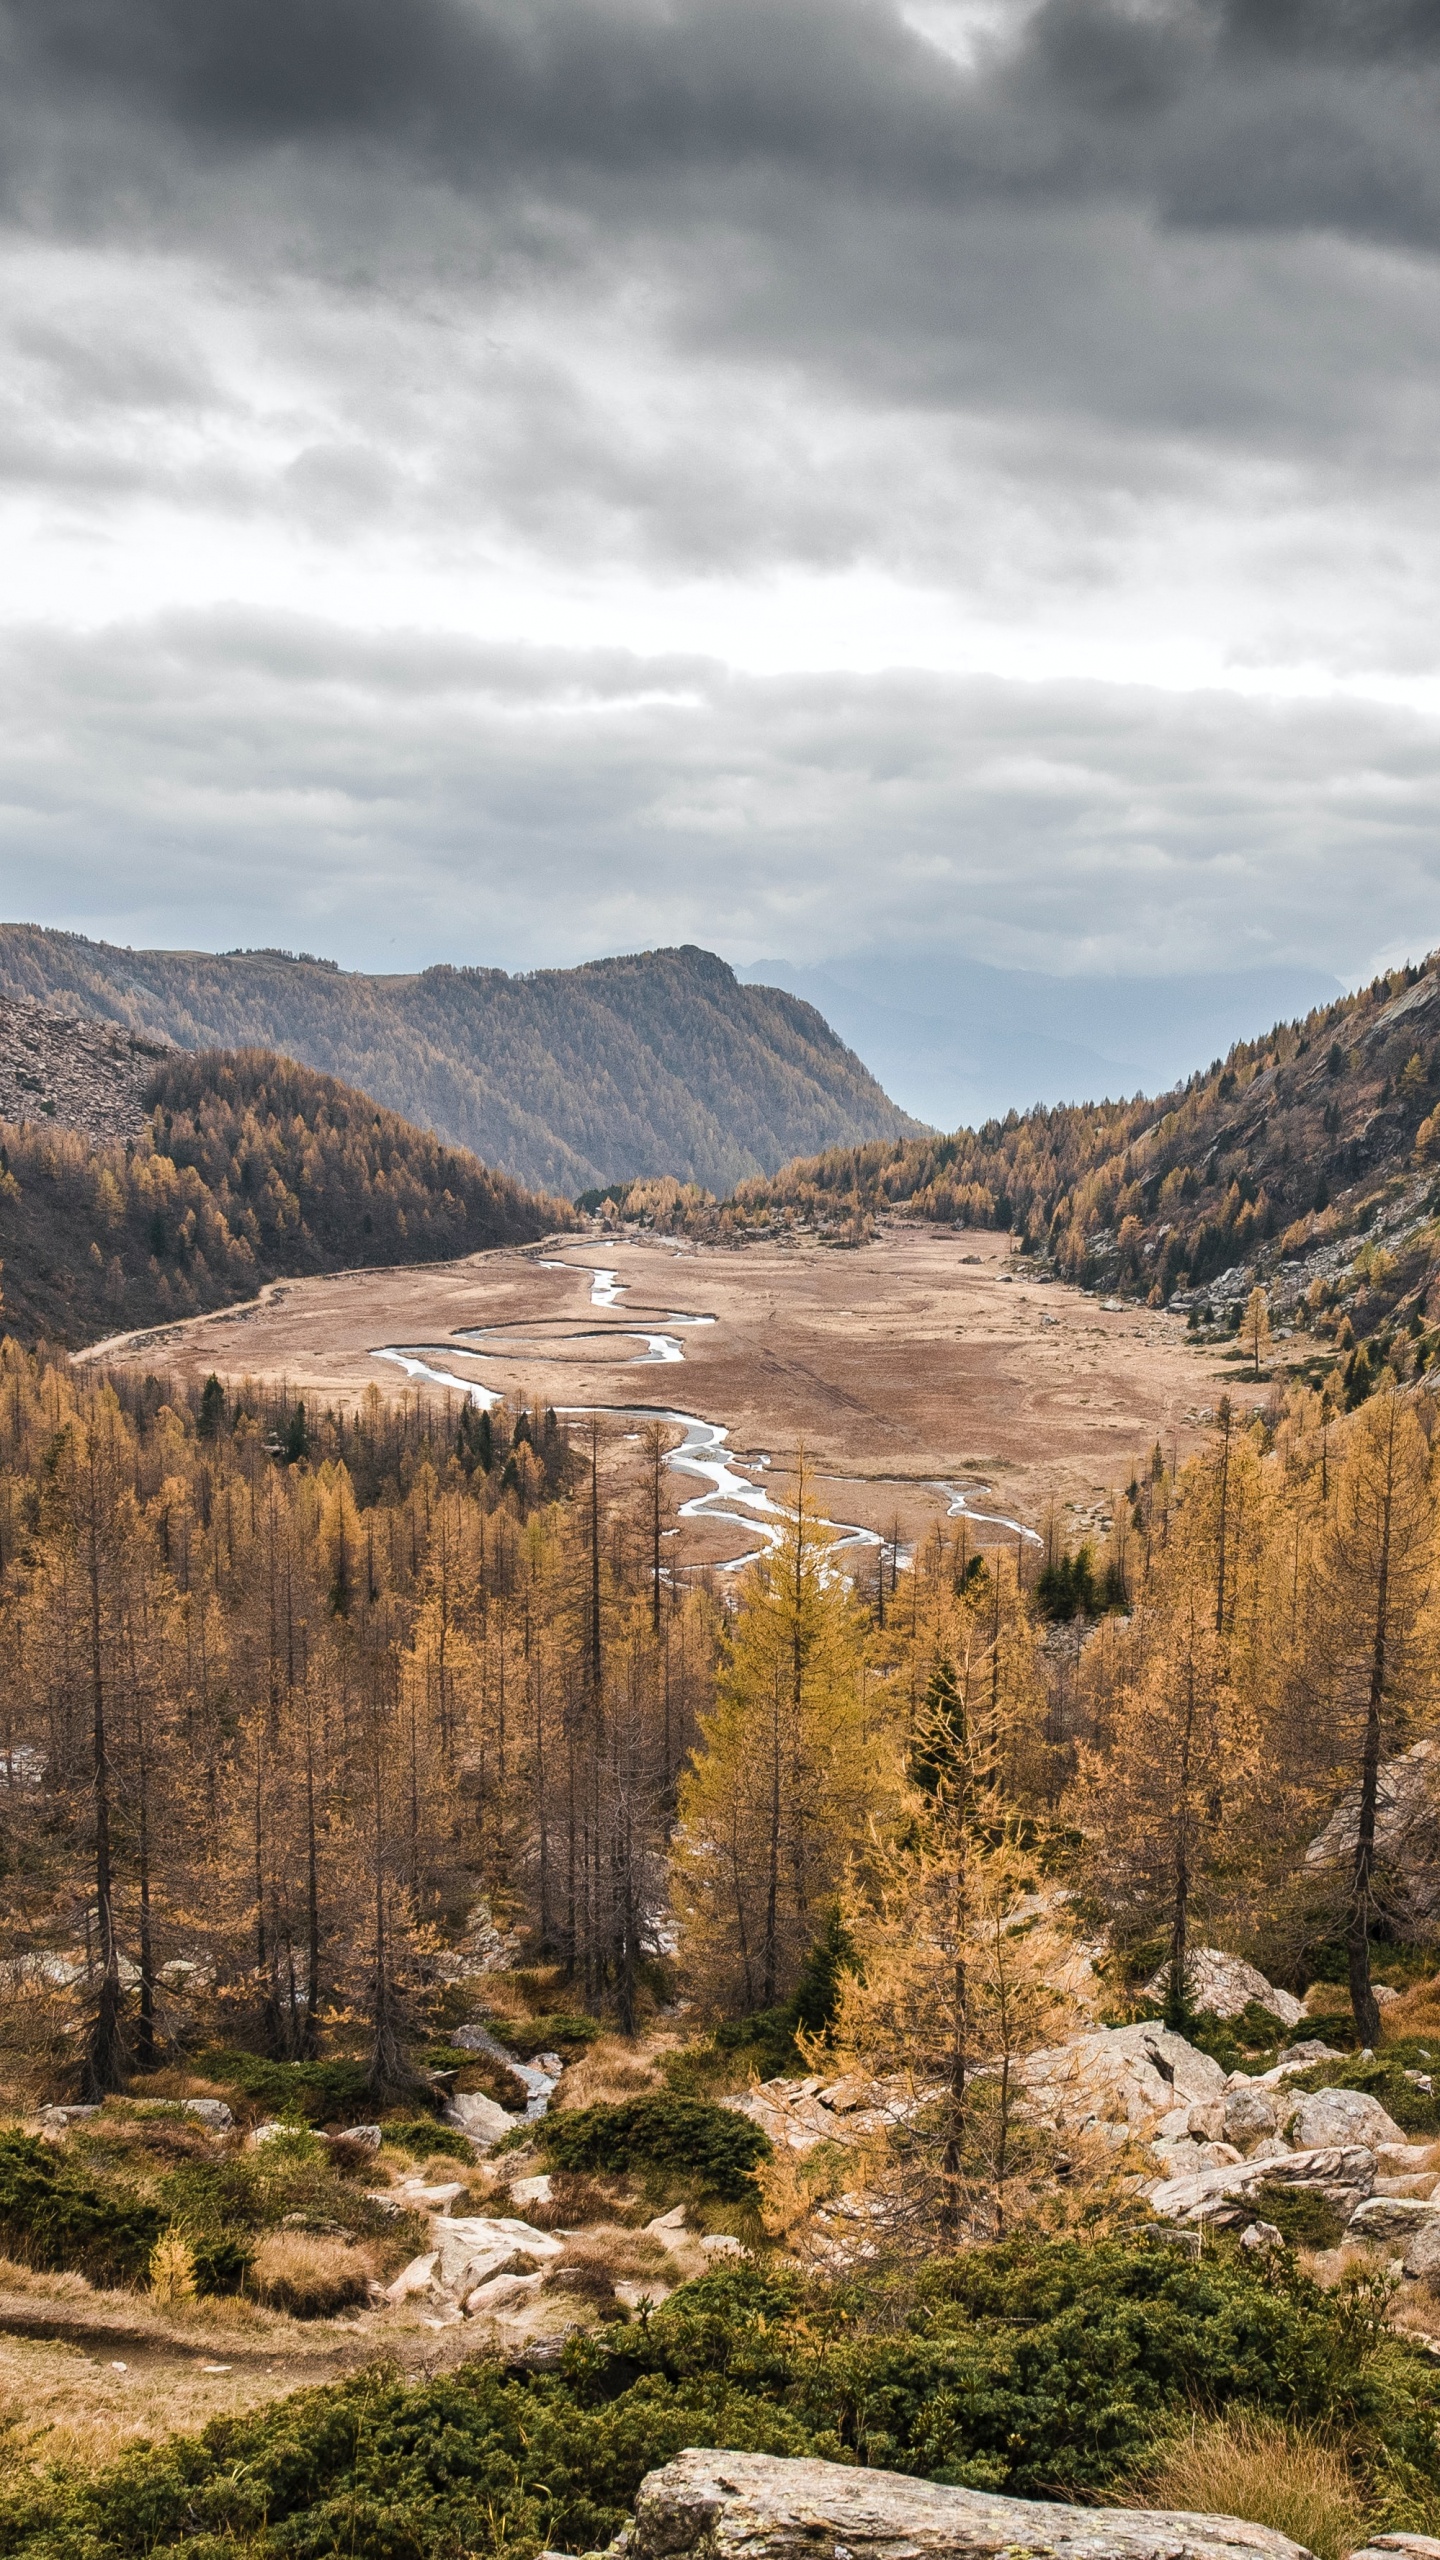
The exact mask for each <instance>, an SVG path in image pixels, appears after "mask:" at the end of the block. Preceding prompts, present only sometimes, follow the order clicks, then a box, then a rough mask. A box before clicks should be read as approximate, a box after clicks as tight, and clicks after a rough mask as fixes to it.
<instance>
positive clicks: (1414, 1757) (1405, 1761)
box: [1305, 1735, 1440, 1920]
mask: <svg viewBox="0 0 1440 2560" xmlns="http://www.w3.org/2000/svg"><path fill="white" fill-rule="evenodd" d="M1359 1805H1360V1791H1359V1788H1358V1787H1351V1788H1349V1789H1348V1790H1347V1792H1346V1793H1345V1794H1344V1795H1343V1796H1342V1797H1341V1799H1340V1802H1339V1803H1338V1805H1337V1806H1336V1808H1335V1811H1334V1812H1333V1813H1332V1815H1331V1816H1330V1819H1329V1821H1328V1822H1327V1823H1326V1825H1325V1828H1324V1830H1323V1831H1322V1832H1320V1833H1319V1835H1318V1837H1317V1838H1315V1839H1314V1840H1312V1841H1311V1843H1310V1846H1309V1848H1308V1849H1307V1850H1306V1852H1305V1864H1306V1866H1307V1867H1308V1868H1310V1869H1311V1871H1312V1872H1315V1871H1319V1872H1320V1873H1322V1874H1323V1873H1324V1871H1325V1869H1326V1868H1333V1869H1337V1870H1343V1869H1344V1868H1345V1867H1346V1866H1347V1865H1348V1863H1349V1861H1350V1859H1351V1858H1352V1857H1353V1856H1354V1853H1355V1825H1356V1821H1357V1819H1358V1815H1359ZM1375 1854H1376V1857H1377V1859H1378V1860H1379V1862H1380V1866H1381V1868H1382V1870H1384V1871H1385V1872H1386V1873H1387V1874H1388V1876H1389V1877H1390V1878H1391V1879H1392V1880H1393V1882H1394V1884H1395V1886H1396V1888H1397V1890H1398V1895H1399V1898H1400V1899H1401V1900H1402V1902H1403V1904H1404V1909H1403V1911H1402V1912H1401V1913H1400V1914H1399V1915H1398V1916H1399V1917H1402V1918H1410V1919H1415V1920H1423V1919H1425V1918H1427V1917H1428V1916H1429V1915H1430V1914H1431V1913H1432V1912H1433V1911H1434V1910H1435V1908H1436V1905H1437V1902H1440V1740H1437V1739H1436V1738H1435V1737H1434V1736H1433V1735H1432V1736H1429V1737H1427V1739H1426V1740H1424V1741H1423V1742H1412V1744H1411V1746H1410V1748H1409V1750H1408V1751H1402V1752H1401V1753H1400V1754H1399V1756H1398V1758H1396V1759H1394V1760H1386V1761H1383V1762H1382V1763H1381V1767H1380V1774H1379V1793H1378V1798H1377V1802H1376V1807H1375Z"/></svg>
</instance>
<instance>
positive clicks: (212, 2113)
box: [181, 2098, 235, 2133]
mask: <svg viewBox="0 0 1440 2560" xmlns="http://www.w3.org/2000/svg"><path fill="white" fill-rule="evenodd" d="M181 2103H182V2105H183V2107H184V2109H185V2113H186V2114H187V2116H198V2117H199V2119H200V2122H201V2123H202V2124H205V2125H208V2126H209V2128H210V2130H211V2132H212V2133H228V2131H229V2129H230V2127H231V2125H232V2124H233V2123H234V2121H235V2118H234V2116H233V2115H232V2114H231V2112H230V2109H229V2108H228V2107H227V2106H226V2104H225V2101H224V2099H223V2098H185V2099H182V2101H181Z"/></svg>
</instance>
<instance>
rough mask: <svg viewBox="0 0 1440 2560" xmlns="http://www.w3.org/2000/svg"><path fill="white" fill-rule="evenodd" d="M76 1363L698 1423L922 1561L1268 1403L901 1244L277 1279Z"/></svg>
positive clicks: (1003, 1251)
mask: <svg viewBox="0 0 1440 2560" xmlns="http://www.w3.org/2000/svg"><path fill="white" fill-rule="evenodd" d="M606 1275H610V1276H606ZM697 1318H700V1319H712V1320H711V1321H698V1322H697V1321H694V1319H697ZM687 1319H690V1321H687ZM479 1336H483V1339H482V1338H477V1337H479ZM385 1354H389V1355H390V1356H389V1357H386V1356H382V1355H385ZM84 1357H85V1358H86V1359H87V1360H89V1361H103V1362H105V1363H107V1364H110V1363H115V1362H124V1363H125V1364H127V1365H135V1366H144V1367H146V1368H152V1367H153V1368H161V1367H163V1368H164V1369H165V1370H168V1371H170V1372H172V1373H174V1374H175V1375H177V1376H178V1377H179V1378H181V1379H182V1380H188V1381H192V1382H197V1383H198V1382H200V1381H203V1379H204V1378H205V1377H206V1376H207V1375H208V1374H209V1373H210V1371H211V1370H212V1369H213V1370H214V1371H216V1372H217V1374H218V1375H219V1376H220V1377H221V1379H222V1380H223V1381H224V1382H225V1383H226V1384H227V1385H228V1386H231V1387H234V1386H238V1385H239V1384H240V1382H241V1381H242V1380H243V1379H245V1378H251V1379H255V1380H262V1379H265V1380H271V1381H276V1380H282V1379H283V1380H284V1381H286V1382H287V1383H288V1385H289V1386H290V1388H291V1389H292V1390H293V1392H294V1393H295V1394H297V1395H300V1396H303V1397H305V1398H306V1399H307V1400H310V1401H312V1402H315V1403H320V1404H328V1403H335V1402H337V1401H345V1402H350V1401H353V1400H354V1399H356V1398H357V1397H358V1396H360V1395H362V1394H363V1393H364V1391H365V1389H366V1388H367V1387H369V1386H371V1385H376V1386H378V1387H379V1388H380V1389H381V1391H382V1393H384V1394H386V1395H398V1394H403V1393H404V1392H405V1391H406V1390H407V1387H408V1385H409V1384H410V1382H411V1380H412V1379H419V1380H420V1381H422V1382H424V1381H427V1380H428V1381H430V1382H432V1383H433V1382H434V1381H435V1380H436V1379H437V1378H438V1379H440V1380H442V1381H452V1380H453V1381H454V1382H455V1383H456V1384H457V1385H460V1384H464V1385H466V1386H474V1387H480V1388H483V1389H485V1390H488V1391H490V1392H491V1393H495V1392H497V1391H498V1392H503V1393H504V1394H505V1396H506V1397H507V1398H508V1400H509V1401H510V1402H511V1404H512V1405H513V1404H514V1403H515V1402H516V1401H517V1400H520V1401H525V1402H538V1403H540V1404H542V1405H543V1404H554V1405H555V1406H556V1407H557V1408H558V1409H561V1410H563V1409H565V1408H567V1407H568V1408H571V1409H572V1410H575V1409H580V1410H584V1409H594V1408H600V1409H603V1410H609V1411H615V1412H617V1413H620V1414H627V1413H628V1414H631V1415H635V1416H636V1417H637V1427H638V1417H639V1416H640V1415H641V1414H643V1413H644V1412H651V1413H669V1414H673V1415H680V1414H684V1415H694V1416H697V1417H702V1418H704V1419H705V1420H706V1421H707V1422H709V1423H711V1424H720V1425H722V1426H723V1428H724V1430H725V1432H726V1433H727V1434H728V1439H729V1446H730V1452H731V1453H732V1463H733V1464H735V1465H737V1466H738V1467H739V1468H740V1469H741V1470H742V1471H743V1472H746V1473H748V1476H749V1478H750V1481H751V1482H752V1483H756V1484H768V1486H769V1487H770V1488H771V1489H772V1490H773V1491H776V1492H777V1493H778V1491H779V1489H780V1487H781V1485H782V1484H783V1480H784V1476H785V1474H786V1472H787V1470H788V1469H789V1468H790V1467H791V1466H792V1465H793V1461H794V1455H795V1452H796V1450H797V1448H798V1447H801V1446H803V1448H804V1450H805V1452H806V1455H807V1457H808V1459H809V1462H810V1464H811V1466H812V1468H813V1469H814V1470H815V1472H816V1474H817V1477H818V1479H819V1482H818V1485H817V1496H818V1499H819V1502H820V1505H821V1508H822V1509H824V1510H826V1511H828V1512H829V1513H830V1514H831V1516H832V1517H833V1518H835V1519H836V1520H844V1521H846V1522H852V1523H855V1524H858V1525H861V1526H865V1527H868V1528H869V1529H870V1530H871V1531H878V1532H880V1533H881V1534H885V1533H887V1532H888V1531H889V1530H890V1529H891V1527H892V1524H894V1523H896V1522H897V1521H898V1524H899V1527H900V1531H901V1535H902V1536H903V1537H904V1538H906V1539H907V1540H908V1539H913V1538H914V1537H915V1536H916V1535H918V1534H920V1533H922V1532H923V1530H924V1529H925V1528H926V1527H927V1526H929V1525H930V1524H931V1523H933V1522H934V1521H935V1520H937V1519H943V1518H944V1517H945V1516H946V1514H947V1513H949V1512H951V1511H952V1506H953V1507H955V1511H956V1516H958V1504H959V1501H960V1498H961V1497H962V1496H963V1497H964V1499H965V1502H966V1504H967V1506H968V1507H969V1508H970V1509H971V1510H972V1511H973V1512H975V1513H977V1514H979V1515H982V1525H981V1526H980V1527H979V1528H978V1529H977V1532H976V1535H977V1537H978V1538H979V1540H980V1541H981V1542H982V1543H983V1542H984V1541H985V1539H986V1538H987V1537H993V1536H994V1535H995V1534H996V1533H995V1532H994V1531H993V1530H992V1531H987V1530H986V1529H985V1528H984V1526H983V1515H984V1514H985V1513H986V1512H987V1511H988V1512H992V1513H997V1514H1000V1515H1013V1516H1014V1517H1016V1518H1017V1519H1020V1520H1025V1521H1031V1522H1033V1521H1035V1520H1037V1519H1040V1518H1042V1517H1043V1516H1044V1513H1045V1511H1046V1509H1047V1508H1048V1506H1049V1504H1050V1503H1051V1502H1052V1501H1053V1502H1058V1503H1059V1504H1060V1505H1062V1506H1068V1507H1069V1513H1070V1516H1069V1518H1068V1519H1067V1521H1066V1524H1065V1525H1066V1527H1067V1530H1068V1531H1069V1532H1070V1533H1071V1534H1074V1533H1076V1532H1078V1531H1082V1530H1083V1529H1084V1527H1085V1526H1086V1525H1087V1524H1088V1522H1089V1521H1090V1520H1091V1519H1092V1518H1098V1517H1099V1516H1100V1515H1101V1514H1102V1512H1103V1510H1104V1507H1105V1498H1106V1495H1107V1493H1108V1492H1110V1491H1111V1490H1112V1489H1113V1488H1114V1487H1115V1486H1116V1485H1117V1484H1118V1483H1123V1482H1124V1481H1125V1479H1126V1478H1127V1477H1128V1475H1129V1473H1130V1471H1131V1468H1132V1466H1133V1465H1134V1464H1135V1463H1136V1462H1137V1461H1138V1460H1139V1459H1141V1458H1142V1457H1143V1456H1144V1455H1145V1454H1146V1453H1147V1452H1148V1450H1149V1449H1150V1447H1151V1446H1152V1445H1153V1443H1154V1442H1155V1441H1156V1440H1157V1439H1158V1440H1160V1441H1161V1442H1162V1443H1163V1445H1164V1447H1165V1451H1166V1455H1167V1458H1171V1457H1172V1455H1173V1453H1176V1452H1178V1455H1179V1456H1180V1457H1181V1458H1183V1457H1184V1456H1185V1455H1186V1454H1187V1453H1188V1452H1189V1451H1190V1450H1191V1449H1192V1448H1193V1447H1195V1446H1196V1444H1197V1443H1198V1441H1199V1439H1200V1437H1201V1434H1202V1430H1203V1421H1204V1418H1205V1417H1206V1416H1207V1415H1208V1414H1209V1412H1210V1411H1211V1410H1212V1409H1213V1407H1214V1405H1215V1404H1216V1402H1217V1401H1218V1398H1219V1396H1220V1395H1221V1393H1222V1392H1224V1391H1225V1388H1226V1387H1227V1386H1228V1387H1229V1388H1230V1389H1231V1391H1232V1392H1233V1393H1234V1394H1235V1395H1236V1396H1237V1398H1238V1399H1240V1401H1241V1402H1242V1404H1243V1403H1245V1402H1246V1401H1258V1400H1259V1399H1260V1398H1261V1397H1263V1395H1264V1393H1265V1389H1264V1388H1263V1386H1260V1387H1257V1386H1254V1385H1253V1384H1249V1383H1248V1382H1247V1380H1246V1379H1245V1377H1244V1374H1243V1372H1242V1370H1241V1369H1240V1368H1239V1367H1238V1365H1237V1364H1236V1363H1235V1362H1234V1361H1233V1359H1232V1360H1230V1361H1222V1360H1221V1359H1220V1358H1219V1357H1217V1355H1216V1353H1215V1352H1214V1351H1213V1350H1211V1351H1208V1352H1206V1351H1200V1350H1197V1349H1194V1348H1192V1347H1191V1346H1190V1345H1189V1344H1188V1343H1187V1341H1186V1333H1185V1326H1184V1322H1183V1320H1182V1319H1181V1318H1180V1317H1178V1316H1173V1315H1169V1314H1166V1313H1164V1312H1158V1311H1157V1312H1152V1311H1150V1310H1147V1309H1144V1308H1140V1307H1136V1306H1134V1305H1127V1306H1125V1307H1123V1308H1106V1307H1105V1306H1104V1305H1103V1304H1102V1303H1101V1302H1100V1301H1099V1300H1097V1299H1096V1298H1094V1297H1092V1296H1087V1295H1086V1294H1085V1293H1084V1292H1083V1291H1081V1290H1079V1289H1074V1288H1069V1287H1065V1286H1063V1285H1055V1284H1049V1283H1042V1282H1039V1281H1036V1280H1033V1279H1028V1278H1027V1277H1026V1276H1025V1273H1024V1270H1023V1268H1021V1269H1019V1270H1016V1269H1014V1268H1013V1267H1012V1264H1011V1257H1010V1249H1009V1239H1008V1238H1007V1237H1005V1236H1001V1235H995V1234H986V1233H978V1232H973V1231H971V1232H964V1233H953V1234H942V1233H939V1232H937V1231H935V1230H933V1229H929V1228H916V1227H907V1226H904V1225H900V1224H896V1225H894V1226H892V1227H890V1228H889V1229H887V1230H883V1231H882V1232H881V1233H880V1234H879V1235H878V1236H877V1237H876V1238H875V1240H874V1241H873V1242H872V1243H869V1244H865V1245H861V1246H859V1247H856V1248H854V1249H844V1250H837V1249H834V1248H828V1247H824V1246H820V1245H817V1244H815V1243H814V1242H813V1241H812V1240H810V1239H800V1240H797V1241H795V1242H787V1243H778V1242H777V1243H776V1244H773V1245H771V1244H751V1245H747V1246H744V1247H741V1248H734V1247H728V1248H727V1247H720V1246H710V1247H707V1246H698V1247H697V1246H691V1245H688V1244H687V1245H683V1246H681V1245H677V1244H675V1243H674V1242H670V1241H667V1240H665V1239H663V1238H658V1237H654V1236H650V1235H643V1234H635V1233H633V1232H632V1233H630V1234H628V1235H626V1236H624V1237H622V1238H617V1239H615V1240H609V1239H598V1240H597V1239H588V1240H583V1241H577V1240H576V1239H574V1238H571V1237H564V1238H560V1239H558V1240H556V1241H555V1242H553V1243H552V1244H549V1245H546V1246H542V1247H539V1248H533V1249H527V1250H524V1251H514V1250H512V1251H501V1252H494V1253H486V1254H479V1255H475V1256H473V1257H470V1258H469V1259H467V1260H464V1261H460V1262H454V1263H445V1264H440V1265H433V1264H432V1265H429V1266H426V1267H423V1268H418V1269H417V1268H410V1269H405V1270H389V1271H359V1272H347V1273H343V1274H338V1275H334V1276H330V1277H325V1278H318V1279H312V1280H301V1281H291V1282H281V1283H278V1284H276V1285H274V1286H272V1287H270V1288H268V1289H267V1290H266V1291H265V1292H264V1293H263V1294H262V1296H261V1297H260V1298H259V1299H258V1300H256V1301H255V1302H253V1303H252V1304H250V1305H248V1306H244V1307H239V1308H232V1309H228V1310H226V1311H225V1312H224V1313H223V1314H221V1315H218V1316H214V1317H208V1318H201V1319H196V1320H194V1321H191V1322H188V1323H183V1324H176V1325H170V1326H166V1327H163V1328H161V1329H159V1330H157V1331H156V1332H153V1333H149V1334H143V1335H133V1336H129V1337H126V1338H125V1339H124V1340H123V1341H121V1342H116V1343H112V1344H99V1345H96V1346H94V1347H93V1348H92V1350H91V1351H89V1352H88V1353H86V1354H85V1355H84ZM683 1490H684V1491H686V1492H701V1493H703V1487H702V1486H700V1485H699V1484H697V1483H691V1484H689V1485H687V1486H685V1487H684V1488H683ZM715 1507H716V1506H712V1510H713V1508H715ZM724 1508H725V1510H726V1514H727V1516H725V1517H723V1518H721V1519H716V1518H714V1517H713V1516H712V1517H709V1518H705V1517H692V1518H690V1519H687V1520H686V1521H685V1522H683V1523H682V1528H681V1536H682V1539H683V1542H684V1543H683V1545H682V1548H681V1550H680V1552H681V1554H682V1555H683V1557H684V1559H685V1560H686V1561H688V1562H699V1561H702V1560H704V1559H706V1558H710V1559H712V1560H714V1561H717V1562H718V1561H721V1560H723V1559H725V1558H728V1557H733V1556H735V1555H736V1554H738V1553H743V1552H746V1551H748V1550H749V1549H751V1548H753V1546H754V1545H755V1544H756V1543H757V1535H758V1533H757V1532H754V1531H751V1530H748V1529H747V1530H743V1531H737V1528H736V1526H735V1524H734V1520H733V1517H731V1516H729V1514H730V1510H731V1506H724ZM741 1508H742V1512H743V1508H744V1505H743V1502H742V1505H741Z"/></svg>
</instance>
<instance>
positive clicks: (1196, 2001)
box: [1145, 1947, 1305, 2027]
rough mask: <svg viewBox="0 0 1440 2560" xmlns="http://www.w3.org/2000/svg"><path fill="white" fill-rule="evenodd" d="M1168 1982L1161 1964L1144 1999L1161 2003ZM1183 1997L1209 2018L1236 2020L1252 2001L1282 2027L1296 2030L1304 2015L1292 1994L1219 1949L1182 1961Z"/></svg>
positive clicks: (1166, 1968)
mask: <svg viewBox="0 0 1440 2560" xmlns="http://www.w3.org/2000/svg"><path fill="white" fill-rule="evenodd" d="M1169 1980H1170V1967H1169V1966H1168V1964H1162V1966H1161V1967H1160V1970H1159V1972H1158V1973H1157V1974H1154V1975H1152V1977H1151V1979H1150V1980H1149V1981H1148V1982H1147V1983H1146V1985H1145V1990H1146V1995H1147V1997H1148V1998H1149V1999H1151V2000H1163V1999H1164V1997H1165V1992H1166V1988H1167V1986H1168V1984H1169ZM1185 1993H1186V1997H1187V1999H1188V2000H1189V2002H1190V2005H1191V2007H1192V2009H1195V2010H1199V2011H1205V2012H1208V2014H1209V2015H1210V2016H1211V2017H1212V2018H1238V2017H1239V2016H1240V2014H1241V2012H1242V2010H1244V2009H1247V2008H1248V2007H1249V2005H1250V2003H1251V2001H1252V2000H1253V2001H1254V2002H1255V2005H1256V2007H1257V2008H1260V2009H1268V2010H1269V2012H1270V2015H1271V2017H1272V2018H1278V2019H1279V2021H1280V2024H1281V2025H1282V2027H1293V2026H1295V2025H1296V2024H1297V2023H1298V2021H1299V2020H1300V2019H1301V2018H1303V2017H1304V2015H1305V2003H1304V2001H1303V2000H1297V1999H1296V1997H1295V1994H1294V1992H1293V1991H1281V1990H1280V1989H1279V1988H1278V1987H1277V1985H1276V1984H1275V1983H1273V1982H1267V1981H1266V1979H1265V1976H1264V1974H1263V1973H1261V1972H1260V1970H1259V1968H1258V1966H1256V1965H1253V1964H1247V1963H1246V1962H1245V1959H1244V1957H1243V1956H1230V1955H1226V1953H1225V1951H1224V1949H1223V1948H1222V1947H1196V1948H1194V1949H1192V1951H1191V1953H1190V1954H1189V1955H1188V1956H1187V1957H1186V1959H1185Z"/></svg>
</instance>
